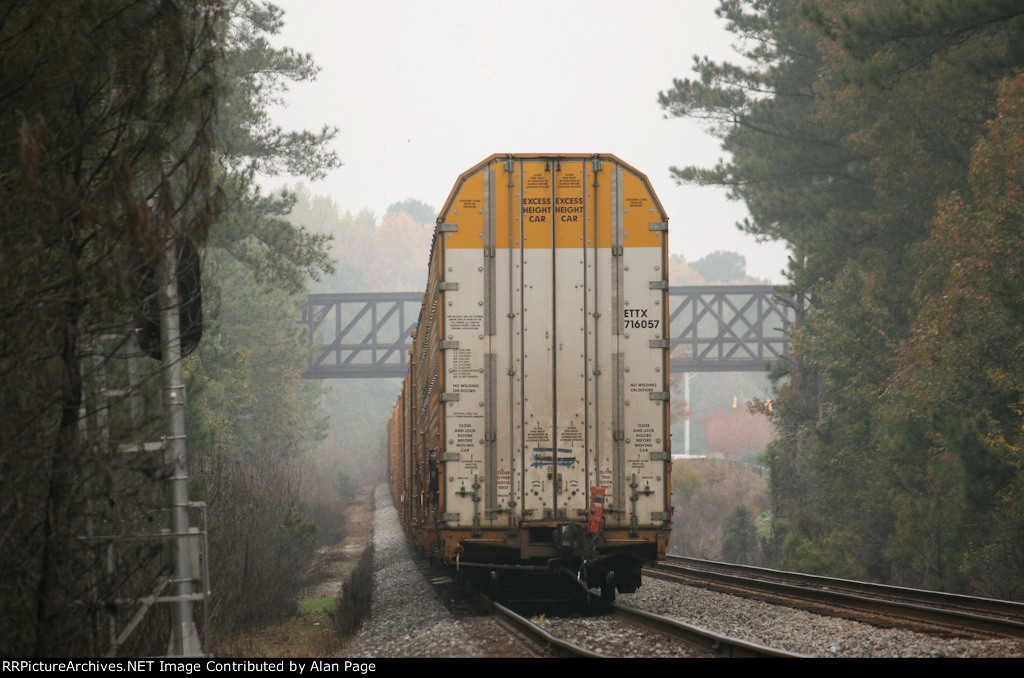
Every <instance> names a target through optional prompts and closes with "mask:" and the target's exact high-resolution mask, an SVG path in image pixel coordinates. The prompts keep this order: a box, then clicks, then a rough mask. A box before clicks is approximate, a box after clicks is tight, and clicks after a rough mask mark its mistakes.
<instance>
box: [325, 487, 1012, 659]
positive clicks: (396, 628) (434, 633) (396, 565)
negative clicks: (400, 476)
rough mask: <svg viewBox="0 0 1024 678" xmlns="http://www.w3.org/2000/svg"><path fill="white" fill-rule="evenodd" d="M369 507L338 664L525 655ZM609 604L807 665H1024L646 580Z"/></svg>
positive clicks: (622, 647)
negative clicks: (464, 610)
mask: <svg viewBox="0 0 1024 678" xmlns="http://www.w3.org/2000/svg"><path fill="white" fill-rule="evenodd" d="M376 506H377V510H376V512H375V516H374V534H373V543H374V554H373V556H374V589H373V611H372V613H371V616H370V618H369V619H368V620H367V621H366V623H365V624H364V625H363V627H362V628H361V630H360V631H359V632H357V634H356V635H355V636H354V637H353V638H352V639H351V641H350V642H349V643H348V644H346V645H345V647H344V648H343V650H342V653H341V654H340V657H343V658H375V657H520V656H527V651H526V650H525V649H524V646H523V645H522V643H521V642H520V641H519V640H518V639H516V638H514V637H512V636H511V635H510V633H509V632H508V630H506V629H505V628H504V627H501V626H500V625H498V624H497V623H495V622H494V621H493V620H491V619H490V618H488V617H485V616H476V617H474V616H462V615H459V616H456V615H454V614H452V612H451V611H449V608H448V606H446V604H445V601H444V600H442V598H441V597H439V591H441V590H443V589H440V588H439V587H438V586H436V585H435V584H436V583H437V581H438V579H439V578H435V580H434V583H432V581H431V580H428V579H427V578H426V577H424V574H423V572H422V571H421V568H419V567H417V564H416V561H415V560H414V554H413V552H412V550H411V549H410V547H409V546H408V544H407V543H406V540H405V536H404V533H403V531H402V528H401V525H400V524H399V522H398V515H397V512H396V511H395V509H394V506H393V504H392V503H391V496H390V494H389V492H388V489H387V487H386V486H383V485H382V486H380V487H378V488H377V491H376ZM441 595H444V594H443V593H442V594H441ZM618 602H620V603H623V604H625V605H629V606H632V607H636V608H639V609H641V610H645V611H647V612H652V613H655V614H662V615H666V616H670V617H674V618H676V619H679V620H681V621H684V622H686V623H688V624H692V625H694V626H700V627H704V628H707V629H711V630H713V631H715V632H718V633H724V634H726V635H729V636H732V637H734V638H739V639H743V640H747V641H750V642H754V643H758V644H760V645H766V646H771V647H777V648H781V649H785V650H788V651H790V652H794V653H798V654H803V655H808V656H814V657H878V658H882V657H1024V640H985V641H983V640H967V639H960V638H941V637H937V636H933V635H928V634H922V633H915V632H912V631H906V630H900V629H883V628H877V627H874V626H872V625H870V624H864V623H861V622H856V621H848V620H844V619H839V618H835V617H827V616H821V615H816V614H812V613H809V612H805V611H802V610H796V609H792V608H787V607H782V606H778V605H771V604H768V603H762V602H758V601H754V600H748V599H745V598H740V597H736V596H729V595H725V594H721V593H716V592H713V591H707V590H705V589H701V588H695V587H688V586H679V585H677V584H672V583H669V582H663V581H659V580H657V579H653V578H646V579H645V580H644V582H643V585H642V586H641V587H640V589H639V590H638V591H637V592H636V593H633V594H628V595H623V594H620V595H619V596H618ZM577 625H578V626H585V625H586V621H585V620H579V621H578V624H577ZM597 632H599V631H595V633H597ZM616 635H619V634H616ZM590 645H591V646H596V647H600V648H603V649H602V650H601V652H602V653H603V654H608V655H609V656H612V657H633V656H658V655H659V654H660V653H659V652H658V651H657V650H656V649H655V648H656V647H658V644H657V643H653V642H652V643H651V644H650V650H651V652H650V653H649V654H646V653H645V651H644V649H643V644H638V643H637V642H636V640H635V639H631V640H629V641H627V642H624V641H623V639H622V638H621V637H609V638H605V639H596V641H595V642H592V643H590ZM638 645H639V647H638Z"/></svg>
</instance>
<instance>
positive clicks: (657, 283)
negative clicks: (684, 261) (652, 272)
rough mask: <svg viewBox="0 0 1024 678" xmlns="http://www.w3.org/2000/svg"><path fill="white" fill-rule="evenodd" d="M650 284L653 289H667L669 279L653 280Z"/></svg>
mask: <svg viewBox="0 0 1024 678" xmlns="http://www.w3.org/2000/svg"><path fill="white" fill-rule="evenodd" d="M650 285H651V286H650V289H652V290H667V289H668V281H667V280H652V281H651V283H650Z"/></svg>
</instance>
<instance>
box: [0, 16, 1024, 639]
mask: <svg viewBox="0 0 1024 678" xmlns="http://www.w3.org/2000/svg"><path fill="white" fill-rule="evenodd" d="M719 16H720V18H721V21H722V24H723V26H724V27H726V28H727V29H728V30H729V31H730V32H731V33H732V34H733V35H734V36H735V38H736V45H737V48H738V50H739V51H738V52H737V54H736V58H735V59H734V60H733V61H732V62H728V61H723V62H717V61H711V60H708V59H704V58H700V57H699V56H698V57H697V58H695V61H694V63H693V64H692V72H691V73H689V77H687V74H686V73H683V72H681V73H680V78H679V79H678V80H676V81H675V82H671V83H665V89H664V90H663V91H662V92H660V93H652V96H654V95H657V96H658V97H659V101H660V102H661V105H662V107H663V109H664V112H665V113H666V114H667V115H668V116H670V117H676V116H678V117H689V118H694V119H698V120H701V121H704V122H705V123H706V124H708V126H709V129H711V130H712V131H713V132H714V133H715V134H717V135H718V136H719V137H720V139H721V142H722V149H723V160H722V161H721V162H720V163H719V164H717V165H715V166H713V167H701V166H693V165H691V164H688V159H687V157H686V150H685V149H680V150H679V165H678V166H677V167H675V168H673V170H672V172H673V175H674V176H675V178H676V179H677V180H678V181H680V182H686V183H696V184H699V185H709V186H724V187H726V188H728V190H729V191H730V195H731V196H732V197H733V198H734V199H736V200H741V201H743V202H744V203H745V204H746V206H747V207H748V209H749V212H750V215H751V216H750V218H749V219H748V220H747V221H745V222H743V223H742V224H739V227H740V228H742V229H743V230H745V231H747V232H749V233H751V234H754V235H756V236H757V237H759V238H762V239H765V240H780V241H782V242H785V243H786V244H787V245H788V247H789V249H790V252H791V258H790V262H789V267H788V270H787V272H786V273H787V283H786V285H785V286H784V288H785V289H786V291H788V292H791V293H792V294H793V295H794V297H795V299H797V304H798V307H797V318H798V324H797V326H796V328H795V329H794V332H793V334H792V343H791V347H792V352H791V355H790V357H789V359H788V360H787V361H785V363H783V364H778V365H775V366H773V371H772V372H771V374H768V375H760V374H753V375H727V376H726V375H715V377H714V379H711V378H710V376H709V375H698V376H697V377H696V378H694V379H692V380H691V383H690V384H689V391H690V395H691V397H690V401H689V402H684V401H683V399H682V393H683V390H684V389H683V383H682V381H681V379H682V377H681V375H679V376H676V377H675V378H674V380H673V385H672V388H673V398H674V403H673V414H674V425H673V448H674V452H676V453H677V454H678V453H681V452H682V447H683V445H682V436H683V435H684V434H683V424H682V422H683V420H684V418H685V417H689V422H690V436H691V442H692V452H693V453H695V454H697V453H699V454H702V455H706V456H708V457H714V458H715V459H714V460H704V461H701V462H676V464H675V468H674V492H675V498H676V507H677V510H676V514H675V517H674V536H673V542H672V544H673V548H675V549H678V550H680V551H681V552H685V553H688V554H690V555H699V556H706V557H711V558H727V559H732V560H738V561H743V562H751V563H761V564H768V565H772V566H775V567H782V568H792V569H798V570H803V571H808V572H815V573H823V574H831V575H841V576H847V577H856V578H867V579H872V580H878V581H884V582H890V583H896V584H905V585H913V586H918V587H926V588H940V589H946V590H951V591H961V592H968V593H976V594H984V595H989V596H996V597H1011V598H1017V599H1024V457H1022V450H1024V365H1022V362H1021V360H1020V356H1021V355H1022V354H1024V270H1022V266H1021V262H1022V261H1024V164H1022V158H1024V74H1022V73H1024V68H1022V67H1024V8H1022V7H1021V4H1020V3H1019V2H1017V1H1011V0H991V1H989V2H984V3H978V2H968V1H967V0H923V1H921V2H914V3H909V2H907V3H894V2H891V1H890V0H855V1H853V2H839V1H838V0H756V1H754V0H722V2H721V5H720V9H719ZM282 21H283V16H282V14H281V12H280V10H278V9H277V8H276V7H274V6H273V5H272V4H269V3H266V2H261V1H259V0H227V1H225V2H213V1H212V0H179V1H178V2H156V1H150V0H142V1H139V0H64V1H62V2H34V1H30V0H10V2H8V3H7V4H6V6H5V7H4V9H0V57H2V58H0V103H2V105H0V384H3V385H4V388H2V389H0V436H2V441H3V443H2V444H0V571H2V573H3V576H2V578H0V612H2V615H0V617H2V619H0V654H2V655H3V656H5V657H23V656H102V655H104V654H107V653H108V652H110V653H119V654H125V655H135V656H138V655H155V654H162V653H164V652H165V651H166V648H167V628H168V625H169V616H168V615H167V613H166V610H164V609H162V608H161V607H160V606H154V608H153V609H152V610H150V612H149V613H148V614H147V615H146V616H145V618H144V620H143V621H142V623H141V624H140V625H139V626H138V627H137V628H136V629H135V631H134V633H132V634H129V635H126V636H125V637H124V638H121V637H118V636H119V634H120V632H121V631H122V630H124V629H125V628H127V626H128V625H129V623H130V622H131V621H132V619H133V617H134V615H135V614H136V612H137V607H134V606H132V605H131V604H129V603H127V602H126V601H128V600H130V599H132V598H136V597H139V596H146V595H152V594H154V591H158V590H159V587H160V586H161V582H162V581H164V579H165V575H166V574H167V567H166V563H165V554H164V547H163V542H162V540H161V539H159V538H153V539H137V538H136V537H138V536H140V535H159V533H160V530H161V529H163V528H166V527H167V515H166V503H167V499H166V496H165V495H166V491H165V486H164V483H165V481H166V480H167V478H168V476H169V474H170V467H169V465H168V463H167V460H166V459H165V458H164V457H163V456H162V454H161V453H160V452H154V451H152V450H150V451H149V452H135V453H126V452H124V451H123V450H124V449H125V448H123V447H121V446H122V445H123V444H128V443H131V444H134V445H136V447H137V445H138V444H139V443H142V442H147V441H156V440H160V438H161V436H162V435H164V433H165V432H164V431H163V429H162V425H161V421H162V416H163V415H162V409H161V398H162V393H161V384H160V371H159V370H160V365H159V363H158V361H157V360H154V359H153V358H152V357H144V356H138V355H136V356H134V357H133V358H132V359H130V360H129V358H128V354H129V346H130V342H129V341H128V337H129V336H130V335H132V334H133V332H134V329H135V328H136V327H137V326H138V325H139V324H140V322H141V321H142V320H144V319H146V316H147V315H151V312H150V310H149V309H150V308H151V303H152V301H153V287H154V285H153V283H152V276H153V271H154V270H155V268H156V265H157V262H158V261H159V259H160V257H161V256H162V253H163V252H164V251H165V248H166V246H167V243H168V241H170V242H172V243H174V244H175V247H177V248H178V249H181V250H187V251H196V252H198V253H199V261H200V262H201V271H202V274H201V285H199V286H197V285H195V284H191V283H190V284H188V285H186V286H184V287H183V288H182V291H183V293H184V294H185V295H186V296H187V297H188V298H197V297H195V295H196V294H198V293H199V291H200V289H201V299H202V309H203V314H202V315H203V323H202V338H201V340H200V341H199V343H198V345H197V346H196V347H195V350H194V351H192V352H191V353H190V354H189V355H188V356H187V357H186V358H185V359H184V362H183V366H184V375H185V376H184V378H185V382H186V391H187V394H188V397H187V401H186V403H187V410H186V422H187V432H186V433H187V441H188V442H187V449H188V455H189V456H188V467H189V475H190V478H189V496H190V499H192V500H194V501H199V502H205V505H206V515H207V520H208V523H207V524H206V526H207V528H208V538H209V551H208V553H207V554H205V555H206V557H207V558H208V561H209V562H210V563H212V564H214V567H213V568H212V580H211V581H210V582H209V586H210V589H211V590H212V591H213V592H214V597H213V598H212V599H211V602H209V604H208V607H207V608H206V609H204V610H203V612H204V614H205V615H206V617H204V618H203V619H197V623H198V624H199V625H200V628H201V630H202V631H204V632H205V631H207V630H210V631H211V632H212V634H213V635H212V639H211V644H212V646H211V647H209V648H206V649H208V650H213V651H216V647H217V642H218V639H219V638H223V637H224V636H226V635H228V634H231V633H233V632H235V631H238V630H242V629H246V628H251V627H254V626H256V625H259V624H262V623H264V622H267V621H270V620H274V619H278V618H280V617H281V616H282V615H285V614H287V613H288V612H289V611H291V609H292V608H293V606H294V596H295V592H296V590H297V587H298V585H299V583H300V582H299V579H300V575H301V573H302V572H303V570H304V568H305V567H306V565H307V564H308V562H309V560H310V557H311V554H312V553H313V552H314V549H315V548H316V547H317V545H318V544H322V543H327V542H330V541H332V540H337V539H339V538H341V537H342V536H343V535H344V532H345V524H344V515H345V503H346V502H347V501H348V500H350V499H351V497H352V493H353V491H354V489H355V488H358V487H360V486H362V485H365V484H371V483H376V482H379V481H380V480H381V478H382V474H383V472H384V435H385V431H384V429H385V426H384V424H385V421H386V419H387V416H388V414H389V411H390V406H391V404H392V402H393V400H394V398H395V394H396V393H397V390H398V381H397V380H380V379H378V380H350V381H347V382H338V383H334V384H322V383H319V382H315V381H303V380H301V378H300V376H301V374H302V372H303V370H304V369H305V366H306V357H307V356H306V340H307V337H305V336H303V330H302V328H301V327H300V326H299V324H298V323H297V320H298V309H299V308H300V307H301V305H302V303H303V300H304V298H305V295H306V294H307V293H308V292H310V291H323V292H344V291H367V292H368V291H414V292H418V291H421V290H422V289H423V286H424V282H425V279H426V262H427V257H428V255H429V248H430V241H431V234H432V231H433V223H434V216H435V215H434V208H433V206H432V205H433V203H432V201H435V202H437V201H441V200H443V199H444V197H445V196H402V195H397V196H394V200H395V202H394V203H393V204H392V205H391V207H389V208H388V209H387V210H386V212H385V213H384V214H382V215H378V214H374V213H372V212H370V211H368V210H366V211H362V212H359V213H356V214H352V213H350V212H345V213H342V212H341V210H339V209H338V207H337V205H336V204H335V203H334V202H333V201H332V199H331V198H330V197H326V196H322V195H318V194H317V192H316V184H315V183H311V182H315V180H316V179H317V178H320V177H322V176H324V174H325V173H326V172H328V171H330V170H332V169H334V168H336V167H338V166H339V165H340V164H341V162H342V160H343V158H340V157H339V156H338V155H337V154H336V153H335V152H334V151H333V150H332V144H333V143H334V142H335V141H336V135H337V131H336V130H335V129H333V128H331V127H322V128H320V129H317V130H312V131H310V130H295V131H293V130H284V129H281V128H279V127H278V126H276V125H275V124H274V122H273V120H272V118H271V115H270V113H269V111H270V110H271V108H272V106H273V105H275V104H276V103H279V102H283V101H286V100H287V93H288V87H289V86H290V85H293V84H295V83H300V82H306V81H310V80H312V79H315V78H316V76H317V73H318V65H317V64H316V63H315V62H314V61H313V59H312V58H311V57H309V56H308V55H306V54H303V53H302V52H300V51H296V50H295V49H291V48H284V47H274V46H273V45H274V42H273V37H274V36H275V35H276V34H277V33H278V31H279V30H280V29H281V26H282ZM302 47H303V46H301V45H297V46H296V48H297V49H299V50H301V49H302ZM685 68H686V66H685V65H683V64H681V65H680V69H681V71H682V70H684V69H685ZM345 96H346V93H345V92H338V93H337V97H338V101H339V108H340V109H342V110H343V109H344V98H345ZM360 96H365V95H364V94H360ZM341 117H342V119H343V117H344V116H343V115H342V116H341ZM653 142H656V140H652V143H653ZM645 169H649V171H657V168H645ZM265 176H283V177H289V178H290V179H289V180H294V182H295V183H294V185H293V187H292V188H289V189H288V190H285V191H282V192H279V193H274V194H268V193H267V192H265V191H263V190H261V189H260V188H259V180H260V177H265ZM455 179H456V177H452V180H453V181H454V180H455ZM193 248H194V249H193ZM183 261H184V260H183ZM669 266H670V269H669V277H670V281H671V284H672V285H700V284H739V283H742V284H760V283H762V281H759V280H756V279H752V278H750V277H749V276H748V275H747V272H746V264H745V261H744V260H743V258H742V257H741V256H739V255H737V254H735V253H733V252H714V253H712V254H709V255H708V256H706V257H703V258H701V259H697V260H695V261H688V260H687V259H685V258H684V257H681V256H678V255H676V256H672V257H671V259H670V261H669ZM149 319H150V320H152V318H149ZM129 393H130V394H131V395H129ZM743 422H746V423H747V424H749V426H747V425H745V424H743ZM757 422H760V423H757ZM765 422H770V424H771V426H770V427H769V426H768V425H767V424H765ZM741 432H742V433H744V434H747V435H739V434H740V433H741ZM764 469H767V474H766V473H765V471H764ZM196 520H197V521H198V516H196ZM111 601H120V602H111ZM207 620H208V621H207ZM111 624H113V626H111ZM111 628H114V629H116V633H114V634H112V633H111ZM218 634H219V635H218Z"/></svg>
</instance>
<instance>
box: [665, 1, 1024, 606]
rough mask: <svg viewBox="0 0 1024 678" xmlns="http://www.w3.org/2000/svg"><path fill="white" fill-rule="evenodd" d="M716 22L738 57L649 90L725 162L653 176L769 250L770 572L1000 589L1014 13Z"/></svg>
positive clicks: (942, 11) (877, 8) (1014, 243)
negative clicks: (773, 389)
mask: <svg viewBox="0 0 1024 678" xmlns="http://www.w3.org/2000/svg"><path fill="white" fill-rule="evenodd" d="M718 15H719V16H720V17H721V18H722V19H723V20H724V21H725V22H726V26H727V28H728V30H730V31H731V32H733V33H734V34H735V35H736V36H737V39H738V45H739V48H738V49H739V51H740V56H741V57H742V58H741V59H740V60H739V61H738V62H737V63H715V62H711V61H709V60H707V59H695V62H694V71H695V73H696V77H695V78H692V79H681V80H676V81H675V82H674V83H673V87H672V89H670V90H667V91H665V92H662V93H661V95H660V100H661V103H662V106H663V107H664V108H665V110H666V111H667V112H668V114H669V115H673V116H686V117H691V118H696V119H702V120H705V121H707V122H708V123H709V124H710V127H711V129H712V131H713V132H715V133H716V134H718V135H719V136H720V137H721V139H722V148H723V151H725V152H726V153H727V155H728V159H727V160H723V161H721V162H719V164H718V165H716V166H715V167H712V168H701V167H683V168H676V169H675V170H674V173H675V175H676V177H677V179H679V180H680V181H687V182H695V183H698V184H704V185H722V186H726V187H727V188H728V189H729V191H730V195H731V196H732V197H733V198H735V199H738V200H743V201H744V202H745V203H746V204H747V206H748V208H749V210H750V214H751V217H750V219H749V220H748V221H746V222H744V223H743V224H740V227H741V228H743V229H744V230H746V231H748V232H750V233H753V234H755V235H757V236H759V237H765V238H772V239H781V240H783V241H784V242H786V243H787V244H788V245H789V247H790V249H791V251H792V252H793V256H792V257H791V260H790V264H789V269H788V271H787V275H788V277H789V282H790V285H789V287H790V288H791V289H792V290H793V291H795V292H796V293H797V297H798V299H799V300H800V307H799V308H798V321H799V327H798V328H797V329H796V330H795V331H794V332H793V335H792V339H793V343H792V355H791V359H790V361H789V364H788V365H785V366H783V367H782V368H781V369H779V370H777V371H776V373H775V375H774V376H775V378H776V380H777V381H776V386H777V390H778V396H777V397H776V398H775V401H774V407H773V410H772V412H771V416H772V418H773V420H774V423H775V426H776V431H777V439H776V441H775V442H774V443H773V444H772V446H771V448H770V450H769V454H768V458H769V461H770V464H771V469H772V503H773V513H774V515H775V517H776V518H777V528H778V532H779V533H780V534H782V535H783V537H784V539H783V543H784V548H783V552H782V554H781V561H780V563H779V564H781V565H789V566H793V567H802V568H805V569H809V570H813V571H821V572H827V573H831V574H847V575H850V574H852V575H856V574H858V573H860V574H862V575H863V576H868V577H871V578H874V579H879V580H885V581H891V582H895V583H902V584H908V585H914V586H927V587H933V588H942V589H949V590H957V591H968V592H975V593H986V594H988V595H1002V596H1017V597H1020V596H1021V593H1022V590H1024V589H1022V586H1024V561H1022V560H1021V558H1020V551H1019V549H1018V548H1017V547H1014V546H1011V544H1013V543H1014V539H1015V538H1018V537H1019V536H1020V525H1021V521H1020V515H1021V514H1022V508H1021V504H1020V501H1021V492H1020V487H1021V486H1022V475H1021V471H1022V468H1021V456H1020V450H1021V447H1020V445H1021V437H1022V433H1021V431H1022V430H1024V429H1022V424H1021V422H1022V421H1024V419H1022V415H1024V408H1022V407H1021V403H1022V402H1024V400H1022V397H1024V384H1022V382H1021V380H1020V379H1019V369H1018V368H1017V366H1016V362H1019V361H1015V360H1014V358H1013V356H1014V355H1019V349H1020V348H1021V346H1020V344H1021V337H1022V334H1021V330H1022V323H1021V311H1020V309H1021V308H1022V305H1021V302H1020V299H1021V298H1022V295H1021V292H1020V291H1021V290H1022V289H1024V283H1022V282H1021V273H1020V270H1019V268H1020V266H1019V262H1020V261H1021V260H1024V256H1022V255H1024V248H1022V242H1021V241H1020V232H1021V223H1022V217H1021V215H1022V214H1024V207H1022V205H1024V201H1022V195H1021V192H1020V188H1019V187H1020V185H1021V184H1020V179H1021V177H1019V176H1017V175H1018V174H1019V173H1020V158H1021V157H1022V155H1021V153H1020V150H1021V146H1020V144H1021V127H1022V125H1024V112H1022V110H1021V105H1020V101H1021V100H1022V96H1021V94H1020V85H1019V81H1020V75H1019V69H1020V68H1021V67H1022V66H1024V8H1022V7H1021V6H1020V3H1017V2H1010V1H1000V2H988V3H974V2H966V1H963V0H927V1H925V2H914V3H910V2H901V3H892V2H887V1H885V0H857V1H855V2H839V1H837V0H756V1H755V0H750V1H744V0H724V1H723V2H721V3H720V7H719V9H718ZM810 516H813V519H812V518H810ZM1017 543H1018V544H1019V540H1018V541H1017Z"/></svg>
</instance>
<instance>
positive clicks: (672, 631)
mask: <svg viewBox="0 0 1024 678" xmlns="http://www.w3.org/2000/svg"><path fill="white" fill-rule="evenodd" d="M612 610H613V612H614V613H615V615H616V616H617V617H620V618H622V619H623V620H624V621H627V622H629V623H631V624H635V625H638V626H643V627H645V628H649V629H651V630H653V631H655V632H657V633H661V634H663V635H666V636H668V637H670V638H673V639H676V640H682V641H683V642H685V643H688V644H690V645H695V646H697V647H699V648H701V649H704V650H708V651H710V652H713V653H715V654H718V655H721V656H725V657H734V658H753V657H758V658H785V659H803V658H807V655H802V654H796V653H794V652H788V651H786V650H781V649H778V648H772V647H767V646H765V645H759V644H757V643H752V642H749V641H746V640H740V639H738V638H734V637H732V636H727V635H724V634H720V633H715V632H713V631H709V630H708V629H705V628H701V627H699V626H693V625H692V624H687V623H685V622H681V621H679V620H678V619H672V618H670V617H664V616H662V615H657V614H652V613H650V612H644V611H643V610H637V609H635V608H632V607H628V606H626V605H622V604H621V603H612Z"/></svg>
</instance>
